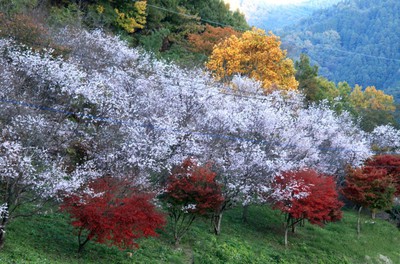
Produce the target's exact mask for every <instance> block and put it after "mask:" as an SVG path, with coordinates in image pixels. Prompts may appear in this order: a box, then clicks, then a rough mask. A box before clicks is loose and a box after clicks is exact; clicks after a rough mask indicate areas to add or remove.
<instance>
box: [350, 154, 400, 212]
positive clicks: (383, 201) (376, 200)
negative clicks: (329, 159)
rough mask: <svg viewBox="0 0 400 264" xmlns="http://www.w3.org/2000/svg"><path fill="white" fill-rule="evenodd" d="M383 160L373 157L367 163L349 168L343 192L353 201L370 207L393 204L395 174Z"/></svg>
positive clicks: (385, 206)
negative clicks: (382, 164) (385, 165)
mask: <svg viewBox="0 0 400 264" xmlns="http://www.w3.org/2000/svg"><path fill="white" fill-rule="evenodd" d="M381 161H382V160H381V159H380V158H378V159H375V158H374V159H371V160H369V161H367V162H366V164H371V165H373V166H369V165H366V166H364V167H361V168H357V169H349V170H348V173H347V175H346V180H345V187H344V188H343V194H344V195H345V196H346V197H347V199H349V200H351V201H352V202H354V203H356V204H358V205H360V206H364V207H368V208H370V209H388V208H390V207H391V206H392V203H393V197H394V192H395V187H394V184H393V176H392V175H391V174H389V173H388V170H387V168H386V167H383V166H381V165H378V164H381V163H380V162H381Z"/></svg>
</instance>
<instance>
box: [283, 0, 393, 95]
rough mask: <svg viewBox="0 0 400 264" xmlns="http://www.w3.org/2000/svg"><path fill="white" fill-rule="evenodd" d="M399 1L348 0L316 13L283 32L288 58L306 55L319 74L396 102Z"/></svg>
mask: <svg viewBox="0 0 400 264" xmlns="http://www.w3.org/2000/svg"><path fill="white" fill-rule="evenodd" d="M399 13H400V2H399V1H396V0H385V1H374V0H362V1H357V0H351V1H344V2H342V3H339V4H337V5H336V6H334V7H331V8H328V9H325V10H321V11H317V12H315V13H313V15H312V16H310V17H309V18H308V19H306V20H304V21H302V22H300V23H299V24H298V25H296V26H292V27H288V28H286V29H285V30H284V33H283V34H284V37H283V42H284V46H285V47H286V48H288V50H289V53H290V54H291V56H293V57H297V56H299V54H300V53H306V54H308V55H309V56H310V58H311V59H312V62H314V63H316V64H317V65H318V66H319V69H320V73H321V75H323V76H325V77H327V78H328V79H330V80H332V81H335V82H339V81H347V82H348V83H349V84H351V85H355V84H359V85H362V86H368V85H374V86H376V87H377V88H378V89H383V90H385V91H387V92H390V93H392V94H394V95H395V97H396V98H397V100H399V99H400V96H399V89H400V73H399V68H400V35H399V34H398V32H399V31H398V29H399V28H400V16H399Z"/></svg>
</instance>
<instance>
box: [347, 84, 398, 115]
mask: <svg viewBox="0 0 400 264" xmlns="http://www.w3.org/2000/svg"><path fill="white" fill-rule="evenodd" d="M350 101H351V104H352V105H353V106H355V107H357V108H364V109H367V108H368V109H372V110H383V111H392V112H393V111H395V110H396V107H395V105H394V100H393V96H391V95H387V94H385V93H384V92H383V91H381V90H377V89H376V88H375V86H368V87H367V88H365V91H364V92H362V87H361V86H359V85H356V86H355V87H354V90H353V91H352V92H351V94H350Z"/></svg>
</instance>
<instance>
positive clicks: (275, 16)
mask: <svg viewBox="0 0 400 264" xmlns="http://www.w3.org/2000/svg"><path fill="white" fill-rule="evenodd" d="M230 2H231V4H232V5H233V6H234V7H239V9H240V11H241V12H243V13H244V14H245V15H246V18H247V21H248V23H249V24H250V25H252V26H256V27H259V28H262V29H265V30H277V29H280V28H283V27H287V26H291V25H295V24H296V23H298V22H299V21H300V20H302V19H304V18H307V17H308V16H310V15H311V14H312V13H313V12H314V11H317V10H319V9H321V8H327V7H330V6H332V5H334V4H336V3H338V2H340V0H306V1H303V2H300V3H297V4H271V3H266V2H265V1H263V0H237V1H230Z"/></svg>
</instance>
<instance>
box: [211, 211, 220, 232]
mask: <svg viewBox="0 0 400 264" xmlns="http://www.w3.org/2000/svg"><path fill="white" fill-rule="evenodd" d="M221 221H222V212H219V213H216V214H214V216H213V228H214V234H215V235H219V234H221Z"/></svg>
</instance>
